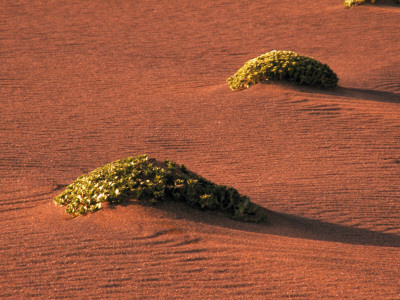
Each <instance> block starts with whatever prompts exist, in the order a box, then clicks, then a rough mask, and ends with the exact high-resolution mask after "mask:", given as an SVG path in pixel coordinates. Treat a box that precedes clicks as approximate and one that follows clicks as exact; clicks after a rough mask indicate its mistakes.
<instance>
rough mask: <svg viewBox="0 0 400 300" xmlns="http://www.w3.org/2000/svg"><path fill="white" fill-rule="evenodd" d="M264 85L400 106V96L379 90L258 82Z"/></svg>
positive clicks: (283, 82) (282, 82)
mask: <svg viewBox="0 0 400 300" xmlns="http://www.w3.org/2000/svg"><path fill="white" fill-rule="evenodd" d="M260 83H261V84H264V85H269V84H273V85H278V86H282V87H284V88H286V89H289V90H293V91H297V92H302V93H307V94H320V95H327V96H331V97H338V96H339V97H343V98H354V99H360V100H369V101H377V102H389V103H398V104H400V94H399V93H393V92H386V91H379V90H371V89H359V88H348V87H342V86H337V87H336V88H334V89H320V88H313V87H308V86H302V85H294V84H292V83H289V82H285V81H272V80H269V81H262V82H260Z"/></svg>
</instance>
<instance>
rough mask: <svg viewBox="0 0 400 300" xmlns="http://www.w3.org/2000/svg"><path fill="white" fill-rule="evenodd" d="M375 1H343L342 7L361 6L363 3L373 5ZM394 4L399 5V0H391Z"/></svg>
mask: <svg viewBox="0 0 400 300" xmlns="http://www.w3.org/2000/svg"><path fill="white" fill-rule="evenodd" d="M376 1H377V0H345V1H344V2H343V5H344V7H346V8H350V7H352V6H357V5H361V4H364V3H375V2H376ZM393 2H394V3H396V4H400V0H393Z"/></svg>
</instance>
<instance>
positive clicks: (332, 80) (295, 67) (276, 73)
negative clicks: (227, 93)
mask: <svg viewBox="0 0 400 300" xmlns="http://www.w3.org/2000/svg"><path fill="white" fill-rule="evenodd" d="M264 80H286V81H289V82H292V83H295V84H301V85H308V86H313V87H322V88H334V87H336V86H337V82H338V78H337V76H336V74H335V73H334V72H333V71H332V70H331V69H330V68H329V67H328V66H327V65H326V64H323V63H321V62H319V61H317V60H315V59H314V58H311V57H307V56H302V55H299V54H297V53H295V52H293V51H276V50H274V51H271V52H268V53H265V54H263V55H261V56H258V57H256V58H254V59H251V60H249V61H248V62H246V63H245V64H244V66H243V67H241V68H240V69H239V70H238V71H237V72H236V73H235V75H233V76H231V77H229V78H228V79H227V83H228V84H229V86H230V88H231V89H232V90H242V89H247V88H249V87H250V86H252V85H254V84H257V83H258V82H260V81H264Z"/></svg>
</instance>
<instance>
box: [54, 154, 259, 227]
mask: <svg viewBox="0 0 400 300" xmlns="http://www.w3.org/2000/svg"><path fill="white" fill-rule="evenodd" d="M130 198H136V199H146V200H149V201H151V202H153V203H156V202H158V201H160V200H165V199H172V200H175V201H179V202H186V203H188V204H189V205H191V206H193V207H198V208H200V209H210V210H222V211H227V212H229V213H230V214H231V216H232V217H233V218H234V219H239V220H244V221H260V220H262V219H266V216H265V214H264V213H263V212H262V211H261V208H260V207H259V206H258V205H256V204H254V203H252V202H251V201H250V200H249V198H248V197H246V196H242V195H240V194H239V192H238V191H237V190H235V189H234V188H232V187H226V186H222V185H217V184H214V183H212V182H210V181H208V180H206V179H204V178H203V177H201V176H199V175H196V174H194V173H192V172H190V171H188V170H187V169H186V167H185V166H184V165H181V166H179V165H177V164H176V163H174V162H172V161H170V160H165V161H164V162H163V163H162V162H158V161H156V160H155V159H149V158H148V156H147V155H140V156H136V157H128V158H125V159H121V160H117V161H115V162H113V163H110V164H106V165H105V166H103V167H100V168H97V169H96V170H94V171H92V172H90V173H89V174H87V175H82V176H80V177H79V178H78V179H76V180H75V182H73V183H72V184H70V185H69V186H68V187H67V188H66V189H65V190H64V191H63V192H62V193H61V194H60V195H58V196H56V197H55V198H54V202H55V203H56V204H58V205H61V206H66V212H67V213H69V214H71V215H73V216H78V215H85V214H87V213H89V212H95V211H97V210H99V209H100V208H101V203H103V202H109V203H120V202H122V201H126V200H128V199H130Z"/></svg>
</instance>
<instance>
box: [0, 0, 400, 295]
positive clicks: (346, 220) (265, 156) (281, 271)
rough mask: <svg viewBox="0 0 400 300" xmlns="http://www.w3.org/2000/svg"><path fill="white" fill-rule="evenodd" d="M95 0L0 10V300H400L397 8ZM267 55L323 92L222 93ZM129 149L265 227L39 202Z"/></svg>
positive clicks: (273, 88)
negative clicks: (300, 68)
mask: <svg viewBox="0 0 400 300" xmlns="http://www.w3.org/2000/svg"><path fill="white" fill-rule="evenodd" d="M100 2H101V1H100ZM100 2H99V1H85V2H82V1H63V2H62V3H60V1H51V0H46V1H45V0H43V1H36V2H32V1H24V0H21V1H0V91H1V93H0V95H1V96H0V101H1V102H0V103H1V110H0V136H1V139H0V228H1V231H0V232H1V234H0V260H1V262H2V263H1V264H0V297H1V298H14V299H15V298H151V299H154V298H160V299H175V298H178V299H179V298H183V299H187V298H192V299H215V298H217V299H227V298H229V299H247V298H251V299H279V298H295V299H296V298H298V299H315V298H322V299H327V298H335V299H337V298H344V299H346V298H354V299H371V298H373V299H397V298H399V297H400V288H399V286H400V263H399V257H400V250H399V249H400V248H399V247H400V221H399V215H400V202H399V199H400V147H399V145H400V121H399V120H400V110H399V105H400V81H399V78H400V77H399V75H400V65H399V56H398V53H400V43H399V42H398V41H399V36H400V27H399V26H398V24H399V21H400V8H399V7H398V6H396V5H394V4H393V2H392V1H381V2H380V4H377V5H365V6H360V7H355V8H351V9H348V10H347V9H344V7H343V5H342V1H336V0H335V1H334V0H326V1H312V0H305V1H301V2H299V3H296V4H293V2H292V1H286V0H285V1H278V0H271V1H240V2H234V1H218V2H217V3H216V2H215V1H208V0H207V1H200V2H197V3H192V2H185V1H150V0H146V1H140V2H137V1H117V2H107V3H100ZM322 2H323V3H322ZM273 49H278V50H292V51H296V52H298V53H300V54H302V55H307V56H311V57H314V58H316V59H318V60H320V61H323V62H324V63H327V64H328V65H329V66H330V67H331V68H332V70H334V71H335V72H336V73H337V75H338V77H339V87H338V88H337V89H335V90H318V89H312V88H308V87H299V86H292V85H289V84H286V83H281V82H268V83H262V84H257V85H255V86H254V87H251V88H250V89H248V90H245V91H241V92H232V91H231V90H230V89H229V87H228V85H227V84H226V83H225V80H226V78H228V77H229V76H231V75H233V74H234V73H235V72H236V71H237V69H238V68H240V67H241V66H242V65H243V64H244V63H245V62H246V61H247V60H249V59H251V58H254V57H256V56H259V55H261V54H262V53H265V52H267V51H271V50H273ZM143 153H147V154H149V156H151V157H156V158H158V159H165V158H168V159H171V160H173V161H176V162H178V163H180V164H185V166H186V167H187V168H188V169H190V170H192V171H194V172H196V173H197V174H200V175H202V176H204V177H206V178H207V179H209V180H212V181H214V182H216V183H218V184H224V185H230V186H233V187H235V188H236V189H238V190H239V192H240V193H242V194H245V195H248V196H249V197H250V198H251V200H252V201H253V202H255V203H257V204H259V205H261V206H263V207H264V208H265V209H266V211H267V212H268V214H269V216H270V219H271V224H269V225H268V224H251V223H244V222H237V221H234V220H231V219H229V218H228V217H226V216H224V215H221V214H219V213H216V212H209V211H199V210H196V209H192V208H189V207H187V206H185V205H184V204H179V203H160V204H159V205H156V206H151V205H146V204H145V203H142V202H137V201H132V202H130V203H127V204H126V205H121V206H110V205H108V206H107V205H106V207H105V208H104V209H102V210H101V211H99V212H96V213H95V214H91V215H88V216H85V217H78V218H75V219H71V218H70V217H68V216H67V215H66V214H65V212H64V210H63V209H62V208H58V207H55V206H54V204H53V202H52V199H53V198H54V197H55V196H56V195H57V194H59V193H60V192H61V191H62V190H63V189H64V188H65V186H66V185H68V184H70V183H71V182H72V181H73V180H74V179H75V178H76V177H78V176H80V175H82V174H83V173H87V172H89V171H91V170H93V169H95V168H97V167H99V166H102V165H104V164H105V163H108V162H111V161H114V160H116V159H119V158H124V157H127V156H132V155H139V154H143Z"/></svg>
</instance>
